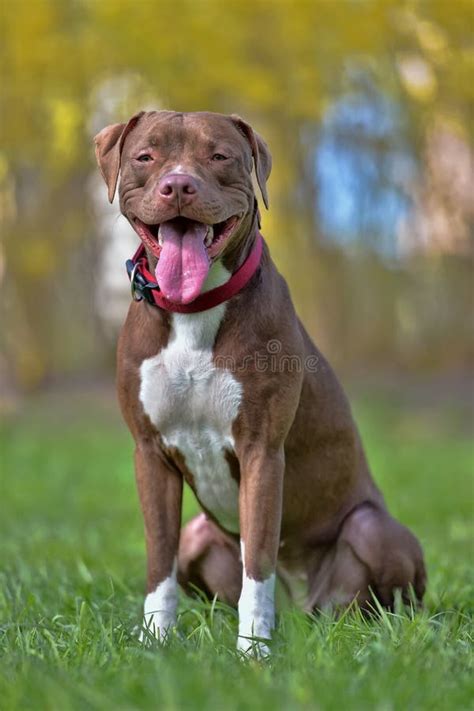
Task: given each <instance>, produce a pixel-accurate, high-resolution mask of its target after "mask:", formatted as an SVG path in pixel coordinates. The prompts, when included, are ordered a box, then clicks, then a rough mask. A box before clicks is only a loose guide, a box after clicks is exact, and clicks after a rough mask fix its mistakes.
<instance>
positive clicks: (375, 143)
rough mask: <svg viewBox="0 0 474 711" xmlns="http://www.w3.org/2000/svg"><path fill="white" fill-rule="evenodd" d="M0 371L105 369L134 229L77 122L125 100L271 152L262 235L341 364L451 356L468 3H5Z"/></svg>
mask: <svg viewBox="0 0 474 711" xmlns="http://www.w3.org/2000/svg"><path fill="white" fill-rule="evenodd" d="M1 13H2V23H1V24H2V37H1V47H2V50H1V53H2V73H3V77H2V88H1V96H0V101H1V117H2V118H1V131H2V138H1V148H0V216H1V220H2V241H1V245H0V281H1V285H2V292H3V297H2V306H1V309H2V313H1V316H2V324H3V328H2V334H1V341H0V379H1V384H2V391H3V393H4V397H6V394H7V393H8V398H10V399H15V398H16V397H18V396H19V394H22V393H23V394H24V393H28V392H32V391H34V390H36V389H38V388H41V387H43V386H45V385H48V386H49V385H51V384H55V383H71V382H73V381H74V382H82V381H83V380H90V379H95V378H99V379H100V378H101V377H106V376H108V375H110V374H111V373H113V368H114V347H115V339H116V335H117V330H118V327H119V325H120V323H121V321H122V318H123V315H124V313H125V311H126V308H127V305H128V302H129V291H128V280H127V277H126V274H125V270H124V261H125V259H126V258H128V257H129V256H131V254H132V252H133V251H134V248H135V245H136V236H135V235H134V233H133V232H131V229H130V228H129V226H128V225H127V223H126V222H125V220H124V219H123V218H120V217H119V213H118V208H117V206H116V205H113V206H112V207H111V206H109V205H108V202H107V197H106V190H105V186H104V184H103V183H102V181H101V178H100V176H99V174H98V171H97V169H96V166H95V162H94V152H93V145H92V137H93V136H94V134H95V133H96V132H97V131H99V130H100V129H101V128H102V127H103V126H105V125H107V124H108V123H114V122H118V121H124V120H126V119H127V118H128V117H129V116H130V115H131V114H132V113H134V112H135V111H137V110H138V109H142V108H173V109H176V110H180V111H187V110H212V111H220V112H228V113H232V112H233V113H238V114H240V115H242V116H243V117H244V118H245V119H246V120H247V121H249V122H251V123H252V124H253V126H254V127H255V128H256V129H257V130H258V131H259V132H260V133H261V134H262V135H263V136H264V137H265V138H266V140H267V142H268V144H269V146H270V148H271V150H272V153H273V159H274V168H273V172H272V175H271V178H270V182H269V192H270V203H271V204H270V211H269V212H268V213H266V214H264V216H263V233H264V235H265V237H266V239H267V240H268V242H269V244H270V246H271V249H272V253H273V256H274V259H275V260H276V262H277V265H278V267H279V269H280V270H281V272H282V273H283V274H284V275H285V277H286V278H287V280H288V282H289V284H290V287H291V289H292V293H293V297H294V300H295V302H296V305H297V308H298V310H299V312H300V314H301V315H302V317H303V320H304V322H305V324H306V326H307V328H308V330H309V331H310V333H311V334H312V336H313V337H315V338H316V339H317V342H318V344H319V345H320V347H321V348H322V350H323V352H325V353H326V355H327V356H328V357H329V358H330V360H331V361H332V362H333V363H334V364H335V366H336V368H337V369H338V371H339V372H340V373H342V374H347V375H348V377H351V376H352V375H357V376H359V375H361V374H367V373H369V374H373V373H382V374H388V373H390V374H391V375H392V376H394V375H395V376H397V375H398V374H400V373H405V374H406V373H409V374H414V375H415V376H417V375H429V376H430V377H431V376H432V375H437V374H446V373H451V374H452V373H456V374H457V375H461V374H462V375H463V376H465V374H466V373H467V370H468V366H469V362H470V357H471V355H472V340H470V325H471V324H470V311H471V307H472V296H473V292H472V272H471V268H472V256H473V236H472V226H473V212H474V202H473V199H472V195H473V194H474V172H473V142H472V139H473V122H472V99H473V93H474V81H473V80H474V74H473V66H474V53H473V46H472V37H473V33H472V29H473V3H472V2H471V1H470V0H468V1H464V0H455V2H454V3H449V2H446V0H430V1H428V2H420V1H417V0H406V1H403V0H312V1H305V0H291V1H290V0H263V1H262V0H253V1H252V2H250V0H249V1H247V0H229V1H227V2H225V3H223V2H222V1H221V0H203V1H202V2H195V0H189V1H188V0H175V2H173V3H171V2H164V1H163V2H161V1H155V2H152V1H147V0H138V1H136V0H117V1H115V0H103V1H101V2H99V1H97V0H67V1H65V2H63V1H60V0H30V1H25V0H19V2H16V3H2V8H1Z"/></svg>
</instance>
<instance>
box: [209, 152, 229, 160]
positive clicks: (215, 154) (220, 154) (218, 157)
mask: <svg viewBox="0 0 474 711" xmlns="http://www.w3.org/2000/svg"><path fill="white" fill-rule="evenodd" d="M212 160H227V156H224V155H222V153H214V155H213V156H212Z"/></svg>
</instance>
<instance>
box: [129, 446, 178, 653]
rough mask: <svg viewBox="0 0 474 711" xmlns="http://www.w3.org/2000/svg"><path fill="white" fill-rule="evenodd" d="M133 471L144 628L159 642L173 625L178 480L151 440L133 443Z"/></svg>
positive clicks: (144, 636)
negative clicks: (141, 540) (143, 570)
mask: <svg viewBox="0 0 474 711" xmlns="http://www.w3.org/2000/svg"><path fill="white" fill-rule="evenodd" d="M135 471H136V478H137V487H138V494H139V497H140V503H141V507H142V511H143V518H144V523H145V535H146V549H147V595H146V598H145V608H144V627H145V630H146V632H145V631H143V632H142V634H141V636H140V639H141V640H142V641H144V640H146V637H147V634H152V635H154V636H155V637H156V638H157V639H159V640H161V641H163V640H165V639H166V638H167V636H168V634H169V630H170V628H171V627H173V625H174V624H175V622H176V607H177V602H178V590H177V582H176V572H177V571H176V569H177V554H178V545H179V531H180V526H181V501H182V492H183V480H182V477H181V476H180V475H179V474H178V473H177V472H175V471H174V470H173V469H171V468H170V467H168V466H167V464H166V463H165V462H164V461H163V459H162V457H161V456H160V452H159V449H158V446H157V444H156V443H155V442H154V441H150V440H147V441H146V442H139V443H137V447H136V450H135Z"/></svg>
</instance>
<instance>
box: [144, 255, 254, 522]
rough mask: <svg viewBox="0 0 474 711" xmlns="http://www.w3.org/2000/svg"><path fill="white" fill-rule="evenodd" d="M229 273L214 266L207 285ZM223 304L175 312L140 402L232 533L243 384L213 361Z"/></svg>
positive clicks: (147, 369)
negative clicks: (231, 458) (235, 431)
mask: <svg viewBox="0 0 474 711" xmlns="http://www.w3.org/2000/svg"><path fill="white" fill-rule="evenodd" d="M228 278H229V273H228V272H227V271H226V270H225V269H224V267H222V266H221V265H220V264H219V263H217V264H215V265H214V266H213V267H212V269H211V271H210V273H209V277H208V279H207V281H206V283H205V285H204V288H205V289H210V288H213V286H216V285H217V284H218V283H221V284H222V283H224V282H225V281H226V280H227V279H228ZM224 312H225V304H221V305H219V306H216V307H215V308H213V309H209V311H203V312H202V313H197V314H173V315H172V316H171V332H170V338H169V341H168V345H167V347H166V348H164V349H163V350H161V351H160V352H159V353H158V355H156V356H154V357H152V358H148V359H147V360H144V361H143V363H142V365H141V368H140V375H141V385H140V400H141V402H142V404H143V407H144V410H145V412H146V413H147V415H148V416H149V418H150V420H151V421H152V422H153V424H154V425H155V427H156V428H157V429H158V430H159V432H160V434H161V436H162V438H163V441H164V443H165V445H166V446H167V447H176V448H177V449H178V450H179V451H180V452H181V454H182V455H183V457H184V459H185V462H186V466H187V468H188V469H189V471H190V472H191V474H192V475H193V478H194V483H195V487H196V491H197V495H198V497H199V499H200V501H201V502H202V504H203V506H205V508H206V509H208V510H209V511H210V512H211V513H212V514H213V515H214V516H215V517H216V519H217V520H218V521H219V522H220V523H221V524H222V526H224V527H225V528H227V529H228V530H229V531H232V532H238V530H239V507H238V497H239V489H238V485H237V482H236V481H235V480H234V479H233V478H232V476H231V474H230V469H229V465H228V463H227V460H226V458H225V451H226V450H227V451H233V446H234V441H233V438H232V423H233V422H234V420H235V418H236V417H237V414H238V411H239V407H240V403H241V400H242V385H241V383H239V382H238V381H237V380H236V379H235V378H234V377H233V375H232V374H231V373H230V372H229V371H226V370H224V369H222V368H216V367H215V366H214V364H213V362H212V349H213V345H214V342H215V339H216V335H217V331H218V329H219V326H220V323H221V321H222V318H223V316H224Z"/></svg>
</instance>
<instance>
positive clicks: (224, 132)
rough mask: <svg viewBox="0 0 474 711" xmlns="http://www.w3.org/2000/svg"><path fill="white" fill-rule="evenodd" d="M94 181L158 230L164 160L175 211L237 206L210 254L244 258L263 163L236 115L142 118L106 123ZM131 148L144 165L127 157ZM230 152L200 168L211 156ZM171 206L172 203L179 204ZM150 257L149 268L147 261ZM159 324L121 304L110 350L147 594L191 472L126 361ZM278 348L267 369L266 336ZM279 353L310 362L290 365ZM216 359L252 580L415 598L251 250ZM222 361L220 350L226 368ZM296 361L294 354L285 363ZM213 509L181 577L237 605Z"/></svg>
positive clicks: (394, 538)
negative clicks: (230, 394)
mask: <svg viewBox="0 0 474 711" xmlns="http://www.w3.org/2000/svg"><path fill="white" fill-rule="evenodd" d="M96 143H97V155H98V160H99V164H100V165H101V170H102V174H103V175H104V178H105V180H106V182H107V184H108V186H109V196H110V197H111V199H112V198H113V194H114V191H115V185H116V183H117V178H118V172H119V168H120V170H121V183H120V191H119V193H120V206H121V210H122V212H123V214H124V215H125V216H126V217H127V218H128V219H129V220H130V222H131V223H132V224H133V218H134V217H139V218H140V219H141V220H142V221H143V222H146V223H147V224H153V223H161V222H162V221H164V220H167V219H171V218H172V217H174V216H175V214H176V206H174V207H173V206H170V204H169V203H166V204H165V202H164V201H162V200H160V197H159V195H157V185H158V182H159V180H160V178H162V177H163V176H164V175H166V174H167V172H169V170H170V168H171V167H172V166H173V165H176V164H177V163H179V164H182V165H183V166H185V167H187V168H189V169H190V170H191V169H192V171H193V175H195V176H197V180H198V184H199V190H198V195H197V197H196V199H194V200H192V201H191V202H190V204H189V205H185V206H184V207H183V208H182V209H181V211H180V214H181V215H183V216H185V217H189V218H192V219H196V220H199V221H203V222H207V223H216V222H219V221H221V220H224V219H227V218H228V217H229V216H230V215H233V214H236V213H239V214H240V213H242V214H243V219H242V222H241V224H240V226H239V228H238V231H237V233H236V234H235V235H234V236H233V237H232V238H231V241H230V243H229V244H228V245H227V246H226V248H225V251H224V255H223V261H224V264H225V266H226V267H227V268H228V269H230V270H235V268H236V267H237V266H238V265H240V264H241V263H242V261H243V260H244V259H245V256H246V254H247V253H248V251H249V249H250V248H251V246H252V244H253V241H254V239H255V234H256V229H257V220H258V212H257V210H256V201H255V196H254V192H253V187H252V181H251V169H252V159H253V161H254V163H255V168H256V174H257V178H258V183H259V186H260V190H261V192H262V194H263V197H264V201H265V203H267V195H266V186H265V183H266V179H267V178H268V175H269V172H270V168H271V158H270V153H269V151H268V148H267V147H266V145H265V143H264V141H263V140H262V139H261V138H260V137H259V136H257V134H255V133H254V132H253V131H252V129H251V128H250V126H249V125H248V124H246V123H245V122H243V121H242V120H241V119H239V118H238V117H228V116H222V115H219V114H210V113H203V114H199V113H197V114H179V113H175V112H147V113H141V114H138V115H137V116H136V117H134V118H133V119H132V120H131V122H129V123H128V124H117V125H115V126H112V127H108V128H106V129H104V130H103V131H102V132H101V133H100V134H99V135H98V137H97V138H96ZM143 146H146V147H148V149H149V151H150V152H151V153H152V154H153V158H154V161H153V164H152V165H148V164H146V166H142V165H137V163H136V161H135V160H134V156H135V155H136V154H137V151H138V150H139V149H140V148H142V147H143ZM222 146H224V148H225V151H226V152H227V153H230V154H231V156H232V158H231V160H230V161H226V162H225V163H223V164H214V163H213V162H212V161H211V160H210V158H209V156H211V155H212V154H213V153H214V152H215V151H219V150H224V149H223V148H221V147H222ZM178 207H179V206H178ZM148 256H149V261H150V264H151V265H152V266H153V265H154V264H155V259H154V257H153V255H151V254H149V255H148ZM169 331H170V318H169V314H168V313H167V312H164V311H161V310H160V309H158V308H155V307H153V306H151V305H149V304H148V303H146V302H144V301H142V302H140V303H135V302H134V303H132V304H131V306H130V310H129V313H128V316H127V319H126V322H125V325H124V327H123V330H122V333H121V336H120V340H119V346H118V360H117V365H118V393H119V399H120V404H121V408H122V411H123V414H124V417H125V420H126V422H127V424H128V426H129V428H130V430H131V432H132V434H133V437H134V439H135V442H136V469H137V481H138V489H139V493H140V500H141V504H142V508H143V513H144V519H145V530H146V537H147V549H148V590H152V589H154V588H155V587H156V586H157V584H158V583H159V582H160V581H162V580H163V579H164V578H166V577H167V576H168V575H169V574H170V571H171V568H172V564H173V559H174V557H175V555H176V553H177V551H178V541H179V535H180V525H181V522H180V521H181V496H182V483H183V477H184V478H186V479H187V481H188V482H189V483H190V485H191V486H193V480H192V474H191V473H190V472H188V471H187V470H186V466H185V463H184V460H183V458H182V457H181V456H180V453H179V452H177V451H169V450H167V449H166V448H165V447H164V446H163V443H162V441H161V438H160V434H159V432H157V431H156V430H155V428H154V427H153V425H152V424H151V422H150V420H149V419H148V417H147V416H146V415H145V413H144V411H143V408H142V405H141V403H140V401H139V399H138V390H139V372H138V371H139V368H140V366H141V363H142V362H143V360H144V359H146V358H150V357H151V356H155V355H156V354H157V353H158V351H159V350H160V349H161V348H163V347H165V346H166V344H167V341H168V337H169ZM275 340H277V341H278V344H279V346H278V347H279V350H278V352H277V353H275V354H273V360H272V367H271V369H270V370H269V369H267V370H266V371H265V372H262V370H261V369H260V368H259V367H258V364H257V362H256V360H255V354H260V355H261V356H262V357H265V358H266V359H267V360H268V357H269V350H268V343H269V342H274V341H275ZM288 357H291V358H294V357H297V358H298V362H300V363H308V362H309V361H308V358H310V359H311V363H312V364H313V365H314V364H315V363H317V368H316V370H315V371H314V368H308V367H303V368H299V369H296V368H293V367H291V366H290V363H291V362H292V361H288ZM214 359H215V363H216V365H217V366H218V367H220V366H219V364H221V363H229V362H232V363H233V364H235V370H234V373H233V374H234V377H235V378H237V379H238V380H239V381H240V382H241V383H242V386H243V393H244V396H243V402H242V405H241V408H240V412H239V415H238V417H237V420H236V421H235V423H234V427H233V436H234V440H235V454H232V455H228V458H229V461H230V463H231V471H232V475H233V476H234V477H235V478H236V479H237V480H238V481H239V482H240V498H239V508H240V526H241V536H242V538H243V539H244V540H245V543H246V551H245V558H246V559H245V566H246V571H247V575H248V576H249V577H252V578H255V579H256V580H262V579H264V578H265V577H267V576H268V575H269V574H270V573H271V572H272V571H273V570H275V568H276V566H277V565H278V566H279V568H280V569H281V570H282V572H284V573H285V575H286V576H287V575H288V574H290V575H291V574H293V573H295V574H298V575H301V574H303V575H305V576H306V579H307V585H308V598H307V605H308V606H309V607H324V606H327V605H331V604H346V603H348V602H350V601H351V600H352V599H353V598H354V597H355V596H359V598H360V600H361V602H362V603H364V602H367V600H368V599H369V597H370V593H369V586H370V587H371V588H372V589H373V590H374V591H376V593H377V594H378V595H379V597H380V599H381V601H382V602H383V604H388V605H389V604H391V602H392V599H393V590H394V589H395V588H396V587H401V588H402V589H403V590H404V591H405V592H406V591H407V589H408V587H409V585H410V584H411V585H413V586H414V587H415V590H416V593H417V595H418V597H419V598H420V599H421V597H422V595H423V591H424V582H425V572H424V565H423V556H422V552H421V548H420V546H419V544H418V541H417V540H416V538H415V537H414V536H413V535H412V534H411V533H410V532H409V531H408V530H407V529H405V528H404V527H402V526H401V525H400V524H398V523H397V522H396V521H394V519H392V518H391V517H390V516H389V514H388V513H387V511H386V508H385V504H384V501H383V498H382V495H381V494H380V492H379V490H378V489H377V487H376V486H375V484H374V482H373V480H372V477H371V475H370V472H369V469H368V466H367V462H366V458H365V455H364V452H363V449H362V445H361V442H360V438H359V435H358V432H357V429H356V427H355V424H354V421H353V418H352V415H351V412H350V408H349V405H348V402H347V399H346V397H345V395H344V393H343V391H342V388H341V386H340V384H339V382H338V381H337V379H336V377H335V375H334V373H333V371H332V369H331V367H330V366H329V364H328V363H327V361H326V360H325V359H324V357H323V356H322V354H321V353H320V352H319V351H318V349H317V348H316V346H315V345H314V344H313V343H312V341H311V339H310V338H309V336H308V334H307V333H306V331H305V329H304V327H303V326H302V324H301V323H300V321H299V319H298V317H297V315H296V313H295V311H294V308H293V304H292V301H291V298H290V295H289V291H288V287H287V285H286V283H285V281H284V279H283V277H282V276H281V275H280V274H279V273H278V271H277V270H276V268H275V266H274V264H273V262H272V259H271V257H270V254H269V251H268V248H266V247H265V250H264V255H263V259H262V263H261V266H260V269H259V270H258V272H257V273H256V274H255V276H254V277H253V278H252V280H251V282H250V283H249V284H248V285H247V286H246V287H245V288H244V289H243V291H242V292H240V293H239V294H238V295H237V296H235V297H233V298H232V299H231V300H230V301H229V302H228V303H227V306H226V312H225V318H224V321H223V323H222V324H221V327H220V330H219V332H218V334H217V338H216V341H215V345H214ZM229 359H232V360H231V361H230V360H229ZM293 362H294V361H293ZM211 518H212V517H211V516H208V517H207V518H206V517H204V518H203V517H202V516H201V517H200V518H199V519H197V520H196V521H194V522H192V523H191V524H188V527H186V528H185V529H184V532H183V534H182V537H181V545H180V571H179V580H180V582H181V583H182V584H183V586H184V587H185V588H186V589H188V590H189V589H190V585H192V584H197V585H198V586H200V587H201V588H203V589H204V590H205V591H206V592H207V593H209V594H210V595H212V594H214V593H216V592H217V593H218V594H219V595H220V597H222V599H224V600H226V601H229V602H232V603H236V602H237V597H238V594H239V589H240V588H239V582H238V581H239V580H240V576H241V562H240V560H239V555H238V547H237V545H236V543H235V538H234V537H233V536H231V535H230V534H228V533H227V532H225V531H223V530H221V529H220V527H219V525H218V522H216V521H214V522H212V521H211V520H210V519H211Z"/></svg>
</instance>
